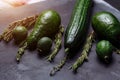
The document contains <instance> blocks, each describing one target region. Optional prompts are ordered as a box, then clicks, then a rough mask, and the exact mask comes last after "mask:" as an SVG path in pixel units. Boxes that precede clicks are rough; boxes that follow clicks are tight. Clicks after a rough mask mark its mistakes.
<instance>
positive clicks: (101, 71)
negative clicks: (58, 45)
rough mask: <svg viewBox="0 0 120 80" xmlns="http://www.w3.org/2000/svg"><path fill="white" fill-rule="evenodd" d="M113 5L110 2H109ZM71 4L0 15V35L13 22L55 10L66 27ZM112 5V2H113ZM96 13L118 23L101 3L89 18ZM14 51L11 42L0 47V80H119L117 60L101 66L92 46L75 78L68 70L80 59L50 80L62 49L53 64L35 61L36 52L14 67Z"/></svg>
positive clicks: (51, 3)
mask: <svg viewBox="0 0 120 80" xmlns="http://www.w3.org/2000/svg"><path fill="white" fill-rule="evenodd" d="M112 1H113V0H112ZM74 2H75V1H74V0H48V1H47V2H42V3H37V4H33V5H29V6H23V7H19V8H15V9H12V10H10V9H7V10H2V11H0V27H1V28H0V31H1V33H2V31H3V29H4V28H6V26H7V25H8V24H9V23H10V22H12V21H15V20H18V19H21V18H23V17H26V16H30V15H34V14H37V13H39V12H41V11H42V10H45V9H55V10H57V11H58V12H59V13H60V15H61V17H62V24H63V25H65V26H66V25H67V24H68V21H69V18H70V15H71V11H72V9H73V6H74ZM113 2H114V1H113ZM98 11H110V12H112V13H113V14H114V15H115V16H116V17H117V18H118V19H119V20H120V12H119V11H118V10H115V9H114V8H110V7H108V6H107V5H106V4H103V3H95V4H94V7H93V12H91V13H92V14H94V13H96V12H98ZM17 49H18V47H17V46H15V45H14V43H13V41H11V42H10V43H8V44H5V43H4V42H3V41H2V42H1V43H0V80H120V76H119V75H120V56H119V55H117V54H113V62H112V63H111V64H110V65H105V64H103V63H101V62H100V61H99V60H98V59H97V57H96V53H95V43H94V45H93V47H92V49H91V52H90V55H89V62H85V63H84V64H83V65H82V66H81V67H80V68H79V69H78V73H77V74H73V73H72V71H71V70H68V67H69V66H71V64H73V62H74V61H75V60H76V59H77V57H78V56H79V55H80V53H79V54H76V56H75V57H74V58H72V59H70V60H68V61H67V63H66V65H65V66H64V67H63V68H62V69H61V71H60V72H58V73H57V74H56V75H55V76H53V77H50V76H49V72H50V70H51V69H52V67H53V66H55V65H57V63H59V61H60V60H61V59H62V58H63V55H64V50H63V49H64V47H62V49H61V50H60V52H59V54H58V55H57V56H56V58H55V61H54V63H49V62H47V61H46V60H45V59H44V57H38V55H37V51H33V52H30V51H28V50H27V51H26V53H25V55H24V56H23V58H22V61H21V63H20V64H16V62H15V55H16V52H17Z"/></svg>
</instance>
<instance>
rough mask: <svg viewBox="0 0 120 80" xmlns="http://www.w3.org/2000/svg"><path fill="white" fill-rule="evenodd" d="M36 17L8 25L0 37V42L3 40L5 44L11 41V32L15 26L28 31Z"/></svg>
mask: <svg viewBox="0 0 120 80" xmlns="http://www.w3.org/2000/svg"><path fill="white" fill-rule="evenodd" d="M37 17H38V15H34V16H30V17H26V18H24V19H21V20H18V21H15V22H12V23H10V24H9V26H8V27H7V28H6V29H5V30H4V31H3V33H2V34H1V35H0V40H4V41H6V42H9V41H11V40H12V39H13V35H12V31H13V29H14V28H15V27H16V26H25V27H26V28H27V29H30V28H31V27H32V25H34V24H35V21H36V19H37Z"/></svg>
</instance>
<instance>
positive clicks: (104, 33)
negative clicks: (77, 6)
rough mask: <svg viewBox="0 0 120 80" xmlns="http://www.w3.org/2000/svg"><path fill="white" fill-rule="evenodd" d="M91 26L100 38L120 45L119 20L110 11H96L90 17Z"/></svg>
mask: <svg viewBox="0 0 120 80" xmlns="http://www.w3.org/2000/svg"><path fill="white" fill-rule="evenodd" d="M92 25H93V26H92V27H93V29H94V31H95V33H96V34H97V35H98V36H99V37H100V38H101V39H106V40H109V41H110V42H111V43H113V44H115V46H118V47H119V46H120V22H119V21H118V19H117V18H116V17H115V16H114V15H113V14H112V13H110V12H98V13H96V14H95V15H94V16H93V17H92Z"/></svg>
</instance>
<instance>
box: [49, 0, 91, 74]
mask: <svg viewBox="0 0 120 80" xmlns="http://www.w3.org/2000/svg"><path fill="white" fill-rule="evenodd" d="M91 2H92V0H77V1H76V5H75V7H74V10H73V13H72V16H71V19H70V21H69V24H68V26H67V28H66V31H65V36H64V47H65V53H66V54H65V57H64V58H63V60H61V62H60V64H58V65H57V66H55V67H54V68H53V70H51V72H50V75H51V76H53V75H54V74H55V73H56V72H57V71H59V70H60V69H61V68H62V67H63V66H64V64H65V62H66V60H67V58H68V53H69V52H70V51H73V49H74V50H75V49H76V48H78V47H79V46H80V44H81V43H82V42H83V41H84V39H85V35H86V34H87V30H88V26H87V25H86V22H87V15H88V12H89V10H90V6H91Z"/></svg>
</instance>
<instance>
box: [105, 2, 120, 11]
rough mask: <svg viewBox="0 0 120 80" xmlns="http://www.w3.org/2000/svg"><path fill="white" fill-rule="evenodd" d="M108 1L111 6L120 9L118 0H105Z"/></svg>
mask: <svg viewBox="0 0 120 80" xmlns="http://www.w3.org/2000/svg"><path fill="white" fill-rule="evenodd" d="M105 1H107V2H108V3H110V4H111V5H112V6H114V7H115V8H117V9H119V10H120V0H105Z"/></svg>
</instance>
